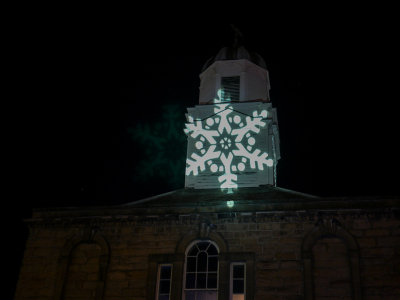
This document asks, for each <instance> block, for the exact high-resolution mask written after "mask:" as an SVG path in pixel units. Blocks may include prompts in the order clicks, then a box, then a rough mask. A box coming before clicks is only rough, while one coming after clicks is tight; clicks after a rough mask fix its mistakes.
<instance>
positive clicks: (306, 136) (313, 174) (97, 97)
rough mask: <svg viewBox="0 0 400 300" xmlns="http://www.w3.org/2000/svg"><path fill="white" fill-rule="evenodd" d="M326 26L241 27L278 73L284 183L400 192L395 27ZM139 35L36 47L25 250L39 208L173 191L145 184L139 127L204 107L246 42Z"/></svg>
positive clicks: (71, 36) (200, 33) (25, 166)
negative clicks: (204, 78)
mask: <svg viewBox="0 0 400 300" xmlns="http://www.w3.org/2000/svg"><path fill="white" fill-rule="evenodd" d="M322 19H323V18H321V20H318V23H316V22H298V23H290V24H289V23H286V22H284V20H280V21H275V22H272V21H271V20H266V21H265V22H258V23H257V24H255V23H251V24H250V23H242V24H240V23H236V25H237V26H238V27H239V28H240V29H241V31H242V32H243V34H244V45H245V46H246V47H247V48H248V49H249V50H254V51H256V52H257V53H259V54H260V55H261V56H262V57H264V59H265V61H266V63H267V67H268V70H269V74H270V80H271V99H272V103H273V105H274V107H277V109H278V121H279V127H280V139H281V156H282V159H281V160H280V161H279V164H278V186H280V187H284V188H287V189H292V190H296V191H300V192H304V193H310V194H315V195H320V196H378V195H384V196H385V195H386V196H387V195H399V192H398V190H397V181H398V178H399V176H398V170H399V158H398V154H399V146H398V144H397V140H398V135H399V134H398V128H399V126H398V122H399V121H398V119H399V118H398V110H397V102H398V101H399V96H398V89H396V87H397V86H398V85H399V84H398V79H399V76H398V74H396V73H395V71H396V72H398V68H397V67H398V61H397V60H398V57H397V55H398V54H397V53H398V51H397V50H398V49H397V50H396V48H395V38H394V36H393V34H394V29H393V28H394V27H393V26H394V24H392V23H391V20H390V19H389V20H385V21H382V20H380V23H379V24H378V23H377V21H374V20H373V19H369V18H368V17H365V19H363V18H361V19H353V18H352V17H348V18H346V17H344V18H342V19H341V22H330V21H326V22H325V23H324V22H323V20H322ZM355 20H356V21H355ZM128 29H129V28H128ZM128 29H126V28H125V30H118V28H117V29H115V31H112V32H106V31H104V32H103V31H100V32H97V31H92V30H91V28H90V29H89V28H85V29H84V30H82V31H79V32H78V33H77V32H75V31H74V32H69V31H68V30H65V31H62V32H61V33H60V35H61V38H57V39H55V40H54V43H51V47H44V45H42V44H41V39H38V40H36V44H34V46H37V49H39V50H37V51H38V52H40V53H41V54H40V55H38V58H39V59H37V58H35V60H33V56H34V55H32V56H30V57H29V58H27V59H26V62H27V64H28V66H32V68H29V69H35V68H38V67H39V66H40V67H41V68H40V69H41V70H42V72H48V73H49V74H47V75H46V76H44V77H43V79H42V78H35V80H34V81H33V82H34V83H33V84H32V85H33V86H34V87H33V88H32V93H33V95H32V93H31V92H29V91H30V90H29V89H28V88H27V87H26V88H25V87H20V89H22V90H24V91H23V94H24V95H32V97H29V99H28V100H29V102H28V103H27V104H23V105H22V104H21V105H16V106H18V107H16V108H15V109H14V112H15V114H16V119H15V120H16V121H15V128H17V131H18V135H16V136H14V137H13V139H14V140H15V142H16V144H17V145H19V146H18V147H16V149H15V153H14V155H15V156H16V157H17V159H16V160H15V168H14V171H13V174H15V178H16V179H17V180H16V182H17V183H16V187H17V191H18V192H17V195H16V198H18V201H13V203H12V204H11V211H12V213H10V218H11V220H12V222H13V223H12V224H13V227H14V228H15V230H14V231H12V232H11V233H10V236H12V238H14V239H15V245H16V246H15V252H16V253H20V252H21V251H22V250H21V249H23V245H24V243H25V237H26V230H25V228H24V226H23V225H22V222H21V219H22V218H26V217H29V215H30V213H31V209H32V208H33V207H44V206H81V205H82V206H84V205H103V204H118V203H123V202H127V201H134V200H137V199H140V198H143V197H147V196H151V195H154V194H157V193H162V192H166V191H168V186H166V185H165V184H162V183H161V182H157V181H152V180H151V179H150V180H149V183H148V184H136V183H135V182H134V181H133V179H132V178H133V169H134V168H135V165H136V164H137V163H138V162H139V161H140V160H141V157H140V155H139V154H140V153H142V151H143V149H138V145H137V144H135V143H134V142H133V141H132V139H131V137H130V135H129V133H128V129H129V128H132V127H135V126H136V125H137V124H138V123H142V124H143V123H150V124H151V123H154V122H157V121H159V120H161V118H162V116H161V106H162V105H164V104H178V105H179V107H181V109H182V111H184V109H185V108H186V107H189V106H193V105H195V104H196V103H197V102H198V87H199V77H198V75H199V73H200V71H201V67H202V65H203V64H204V62H205V61H206V60H207V59H208V58H210V57H211V56H213V55H215V54H216V53H217V52H218V50H219V49H220V48H221V47H223V46H226V45H230V44H232V40H233V34H232V31H231V29H230V27H229V25H228V24H211V25H207V26H204V25H201V26H200V25H198V26H190V25H187V26H183V25H180V26H175V25H168V24H162V25H160V26H155V27H154V28H146V29H143V28H140V27H138V26H137V25H135V26H134V25H133V24H132V29H131V30H128ZM43 38H44V39H45V38H46V36H44V37H43ZM49 48H50V50H49ZM396 66H397V67H396ZM28 74H30V75H35V74H34V72H33V71H29V72H28ZM44 78H46V80H45V79H44ZM21 95H22V93H21ZM42 98H43V99H44V98H45V99H46V101H41V99H42ZM183 120H184V119H183V115H182V122H183ZM183 125H184V124H183V123H182V128H183ZM182 186H183V178H182ZM18 251H19V252H18ZM16 256H17V257H19V256H18V255H16ZM15 261H16V263H15V264H14V265H18V263H19V258H17V259H15ZM14 269H15V270H16V271H15V272H14V273H15V274H17V273H18V267H15V268H14Z"/></svg>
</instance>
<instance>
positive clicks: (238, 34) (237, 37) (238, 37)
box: [230, 24, 243, 48]
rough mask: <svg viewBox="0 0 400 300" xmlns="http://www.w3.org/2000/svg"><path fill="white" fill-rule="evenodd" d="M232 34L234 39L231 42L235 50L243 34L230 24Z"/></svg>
mask: <svg viewBox="0 0 400 300" xmlns="http://www.w3.org/2000/svg"><path fill="white" fill-rule="evenodd" d="M230 25H231V28H232V30H233V32H234V33H235V39H234V41H233V47H234V48H237V47H238V46H239V40H240V39H243V33H242V32H241V31H240V30H239V29H238V28H237V27H236V26H235V25H233V24H230Z"/></svg>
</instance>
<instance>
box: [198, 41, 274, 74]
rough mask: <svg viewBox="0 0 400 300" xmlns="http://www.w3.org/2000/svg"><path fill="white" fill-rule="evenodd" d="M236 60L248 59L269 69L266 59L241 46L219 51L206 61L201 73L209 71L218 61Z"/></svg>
mask: <svg viewBox="0 0 400 300" xmlns="http://www.w3.org/2000/svg"><path fill="white" fill-rule="evenodd" d="M235 59H247V60H249V61H251V62H252V63H254V64H256V65H258V66H260V67H261V68H264V69H267V65H266V63H265V61H264V59H263V58H262V57H261V56H260V55H259V54H258V53H255V52H250V51H248V50H247V49H246V48H245V47H243V46H239V47H224V48H222V49H221V50H219V52H218V53H217V55H215V56H213V57H211V58H210V59H209V60H207V61H206V63H205V64H204V66H203V68H202V69H201V72H203V71H204V70H205V69H207V68H208V67H209V66H211V65H212V64H213V63H214V62H216V61H220V60H235Z"/></svg>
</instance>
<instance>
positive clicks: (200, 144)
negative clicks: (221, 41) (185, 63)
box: [185, 43, 280, 191]
mask: <svg viewBox="0 0 400 300" xmlns="http://www.w3.org/2000/svg"><path fill="white" fill-rule="evenodd" d="M269 90H270V83H269V76H268V70H267V68H266V64H265V61H264V59H263V58H262V57H261V56H260V55H258V54H257V53H254V52H250V51H248V50H247V49H246V48H244V47H243V46H237V43H235V45H234V46H232V47H224V48H222V49H221V50H220V51H219V52H218V53H217V55H216V56H214V57H212V58H210V59H209V60H208V61H207V62H206V63H205V65H204V66H203V69H202V72H201V74H200V96H199V105H196V106H195V107H191V108H188V113H187V114H186V118H187V123H186V128H185V133H186V134H187V137H188V146H187V159H186V179H185V187H189V188H195V189H209V188H221V189H223V190H225V189H227V190H228V191H232V190H233V189H237V188H240V187H258V186H260V185H276V165H277V163H278V160H279V159H280V151H279V130H278V120H277V114H276V109H275V108H273V107H272V104H271V102H270V96H269Z"/></svg>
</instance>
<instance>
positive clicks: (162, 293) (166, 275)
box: [157, 264, 172, 300]
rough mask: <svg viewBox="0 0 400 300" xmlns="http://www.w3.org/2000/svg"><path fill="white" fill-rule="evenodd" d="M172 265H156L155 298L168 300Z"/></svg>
mask: <svg viewBox="0 0 400 300" xmlns="http://www.w3.org/2000/svg"><path fill="white" fill-rule="evenodd" d="M171 275H172V265H171V264H162V265H159V267H158V284H157V299H158V300H169V299H170V297H171Z"/></svg>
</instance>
